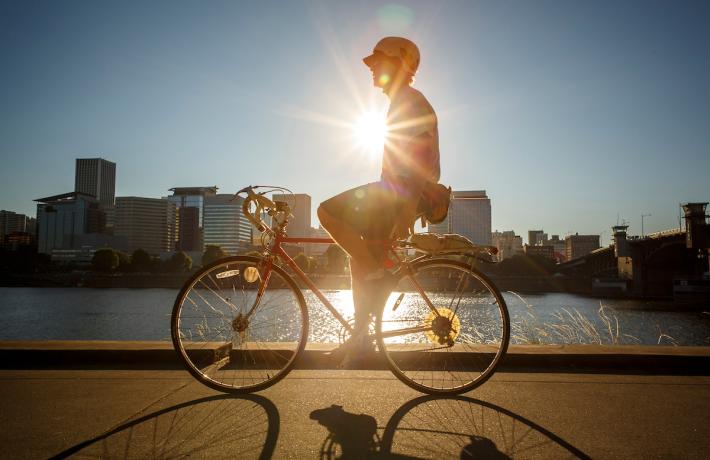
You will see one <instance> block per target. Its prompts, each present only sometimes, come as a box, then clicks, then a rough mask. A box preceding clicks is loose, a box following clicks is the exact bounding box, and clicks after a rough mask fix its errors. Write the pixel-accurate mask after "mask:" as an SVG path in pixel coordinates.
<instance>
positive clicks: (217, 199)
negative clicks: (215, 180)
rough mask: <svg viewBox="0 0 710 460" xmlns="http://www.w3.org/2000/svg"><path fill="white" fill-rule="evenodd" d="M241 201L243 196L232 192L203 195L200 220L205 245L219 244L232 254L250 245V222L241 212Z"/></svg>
mask: <svg viewBox="0 0 710 460" xmlns="http://www.w3.org/2000/svg"><path fill="white" fill-rule="evenodd" d="M242 203H244V198H242V197H236V198H235V196H234V195H232V194H217V195H209V196H206V197H205V200H204V215H203V220H202V223H203V235H204V245H205V247H207V245H216V246H220V247H221V248H222V249H223V250H224V251H226V252H227V253H228V254H230V255H234V254H237V253H239V252H242V251H243V250H244V249H246V248H247V247H248V246H250V245H251V238H252V237H251V224H250V223H249V221H248V220H247V218H246V217H245V216H244V213H242ZM193 209H194V208H193Z"/></svg>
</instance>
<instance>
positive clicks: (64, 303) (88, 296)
mask: <svg viewBox="0 0 710 460" xmlns="http://www.w3.org/2000/svg"><path fill="white" fill-rule="evenodd" d="M306 294H307V295H306V299H307V300H308V305H309V311H310V313H309V314H310V323H311V325H312V327H311V332H310V337H309V340H310V341H313V342H331V341H335V340H336V338H337V336H338V332H339V328H338V325H337V323H336V322H335V320H334V319H332V318H331V317H330V315H329V314H328V313H327V312H326V311H325V309H324V308H323V307H322V306H321V305H320V304H319V302H318V301H317V300H316V299H315V297H314V296H313V295H312V294H310V293H306ZM325 294H326V296H327V297H328V298H329V300H331V302H333V304H334V305H335V306H336V308H338V310H340V311H341V312H344V313H345V314H346V316H349V315H348V313H349V312H352V300H351V297H350V291H326V292H325ZM176 295H177V290H175V289H89V288H0V312H2V321H0V340H170V312H171V309H172V304H173V302H174V300H175V296H176ZM505 299H506V302H507V304H508V309H509V311H510V314H511V319H512V326H511V333H512V343H618V344H641V345H658V344H661V345H695V346H698V345H701V346H710V313H708V311H710V306H709V307H708V308H707V309H706V312H703V311H695V312H688V311H678V310H675V309H674V307H673V304H672V303H667V302H666V303H664V302H649V301H640V300H616V299H595V298H590V297H582V296H577V295H572V294H561V293H549V294H537V295H521V296H518V295H517V294H514V293H505ZM600 307H603V309H602V310H601V311H600ZM560 331H563V332H564V333H560Z"/></svg>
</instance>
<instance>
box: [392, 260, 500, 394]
mask: <svg viewBox="0 0 710 460" xmlns="http://www.w3.org/2000/svg"><path fill="white" fill-rule="evenodd" d="M414 278H415V279H416V280H417V283H418V284H419V285H420V286H421V287H422V289H423V291H424V294H425V295H426V297H427V298H428V299H429V300H430V302H431V304H432V305H431V306H430V305H429V304H428V303H427V302H426V301H425V298H424V296H423V295H422V294H421V293H420V292H418V289H417V288H416V287H415V284H414V283H413V282H412V278H411V277H410V276H404V277H403V278H402V279H401V280H400V282H399V284H398V286H397V288H396V289H395V291H394V293H393V295H391V296H390V301H389V302H388V304H387V306H386V307H385V309H384V310H383V314H382V316H381V317H380V318H378V322H379V324H378V330H379V331H380V335H379V344H380V347H381V348H382V349H383V351H384V352H385V355H386V356H387V360H388V362H389V365H390V367H391V369H392V371H393V372H394V373H395V375H397V376H398V377H399V378H400V379H401V380H402V381H404V382H405V383H407V384H408V385H410V386H412V387H413V388H416V389H418V390H420V391H424V392H427V393H460V392H463V391H468V390H469V389H471V388H474V387H475V386H477V385H480V384H481V383H483V382H484V381H485V380H486V379H487V378H488V377H490V375H491V374H492V373H493V371H494V369H495V366H496V365H497V364H498V362H499V361H500V358H501V357H502V356H503V354H504V353H505V351H506V350H507V346H508V340H509V319H508V312H507V309H506V307H505V303H504V301H503V299H502V296H500V294H499V293H498V292H497V291H496V290H495V288H494V287H493V286H492V285H491V284H490V282H489V281H488V280H486V279H485V277H483V276H482V275H480V274H479V273H478V272H476V271H474V270H471V269H470V268H468V267H467V266H466V265H465V264H462V263H455V262H452V261H436V260H432V261H427V262H425V263H422V264H420V265H419V266H417V267H415V269H414ZM395 305H396V307H395ZM431 307H434V308H433V309H432V308H431ZM393 308H394V310H393ZM398 331H399V332H398ZM406 331H411V332H408V333H405V332H406Z"/></svg>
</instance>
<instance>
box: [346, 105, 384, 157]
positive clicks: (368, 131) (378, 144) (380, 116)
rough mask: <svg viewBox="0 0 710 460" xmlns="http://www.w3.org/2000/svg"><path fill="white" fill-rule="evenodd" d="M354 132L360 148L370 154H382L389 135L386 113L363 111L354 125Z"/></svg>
mask: <svg viewBox="0 0 710 460" xmlns="http://www.w3.org/2000/svg"><path fill="white" fill-rule="evenodd" d="M353 134H354V136H355V139H356V141H357V144H358V146H359V147H360V148H362V149H363V150H365V151H366V152H367V153H369V154H370V155H378V154H381V153H382V149H383V148H384V145H385V138H386V137H387V123H386V117H385V114H384V113H378V112H363V113H362V115H360V118H359V119H358V120H357V122H356V123H355V124H354V125H353Z"/></svg>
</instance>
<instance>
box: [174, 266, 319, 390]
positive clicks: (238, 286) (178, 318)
mask: <svg viewBox="0 0 710 460" xmlns="http://www.w3.org/2000/svg"><path fill="white" fill-rule="evenodd" d="M231 259H232V260H230V261H226V262H224V263H223V264H218V265H216V266H214V267H212V268H207V269H203V272H199V273H198V274H197V275H195V277H194V278H193V281H192V282H191V284H190V285H189V286H188V287H186V288H185V289H184V290H183V291H181V295H180V296H179V298H178V301H177V302H176V306H175V310H174V312H173V337H174V340H175V341H177V342H178V343H179V344H180V350H182V351H181V356H182V358H183V360H184V361H185V363H186V365H187V366H188V370H190V372H191V373H192V374H193V375H194V376H195V377H197V378H198V380H200V381H202V382H203V383H205V384H206V385H208V386H211V387H213V388H216V389H219V390H222V391H230V392H241V391H253V390H254V389H258V388H262V387H264V386H266V385H269V384H271V383H272V382H275V381H276V380H278V379H279V378H282V377H283V375H285V373H286V372H288V370H290V368H291V366H292V365H293V362H294V359H295V356H296V354H297V353H298V351H299V350H301V349H302V348H303V346H304V345H305V340H306V333H305V331H306V328H307V318H306V316H305V314H306V311H305V304H304V302H303V298H302V296H301V295H300V292H299V291H298V289H297V288H296V287H295V286H294V285H293V282H290V281H289V278H288V275H286V274H285V273H283V272H282V271H280V269H272V270H271V273H270V281H269V287H267V286H265V285H262V283H257V285H256V286H255V285H254V284H253V283H251V282H250V281H248V280H246V279H244V278H240V277H239V275H238V274H239V273H241V274H243V273H245V272H246V269H247V268H249V267H255V262H254V261H253V259H251V258H244V257H240V256H236V257H233V258H231ZM226 270H234V271H235V272H236V273H237V275H234V276H233V277H230V278H232V279H226V278H224V279H220V278H217V277H216V275H217V274H218V273H222V272H224V271H226ZM272 285H273V286H274V287H273V288H272V287H271V286H272ZM259 292H261V293H262V295H261V296H259V295H258V293H259ZM248 313H249V314H248ZM220 344H221V345H220Z"/></svg>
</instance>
